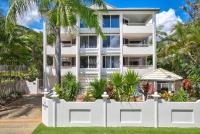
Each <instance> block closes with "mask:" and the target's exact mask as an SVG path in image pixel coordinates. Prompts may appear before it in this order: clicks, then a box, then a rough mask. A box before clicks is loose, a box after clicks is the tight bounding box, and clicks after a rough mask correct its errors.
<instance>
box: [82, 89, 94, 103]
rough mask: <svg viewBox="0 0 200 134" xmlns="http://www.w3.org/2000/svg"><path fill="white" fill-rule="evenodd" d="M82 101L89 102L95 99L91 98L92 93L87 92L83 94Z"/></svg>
mask: <svg viewBox="0 0 200 134" xmlns="http://www.w3.org/2000/svg"><path fill="white" fill-rule="evenodd" d="M83 100H84V101H86V102H90V101H94V100H95V98H94V97H93V95H92V93H91V92H90V91H87V92H86V93H85V94H84V99H83Z"/></svg>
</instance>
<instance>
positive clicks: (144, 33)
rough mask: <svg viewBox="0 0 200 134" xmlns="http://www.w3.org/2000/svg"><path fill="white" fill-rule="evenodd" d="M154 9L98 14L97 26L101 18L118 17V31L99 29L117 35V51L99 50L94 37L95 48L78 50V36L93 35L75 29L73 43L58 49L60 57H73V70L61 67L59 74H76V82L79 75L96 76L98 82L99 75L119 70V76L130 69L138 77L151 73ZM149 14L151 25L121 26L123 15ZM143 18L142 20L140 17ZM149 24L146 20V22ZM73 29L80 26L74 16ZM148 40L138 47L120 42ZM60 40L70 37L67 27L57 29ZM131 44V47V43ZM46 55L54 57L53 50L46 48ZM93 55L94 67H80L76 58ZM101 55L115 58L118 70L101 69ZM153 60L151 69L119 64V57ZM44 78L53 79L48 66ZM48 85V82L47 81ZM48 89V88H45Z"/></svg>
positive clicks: (53, 72)
mask: <svg viewBox="0 0 200 134" xmlns="http://www.w3.org/2000/svg"><path fill="white" fill-rule="evenodd" d="M156 12H157V10H155V11H153V10H151V11H146V10H144V11H142V10H140V11H126V10H124V11H108V12H107V13H98V15H99V23H100V26H101V27H102V23H103V22H102V21H103V19H102V15H119V28H103V27H102V31H103V33H104V34H105V35H120V44H119V45H120V47H119V48H103V39H102V38H101V37H100V36H99V35H97V48H80V36H90V35H96V33H95V29H93V28H91V29H89V28H79V29H78V30H77V35H76V44H74V45H71V46H69V47H62V48H61V54H62V56H65V57H67V56H69V57H70V56H74V57H76V67H71V68H62V70H61V73H62V75H65V74H66V73H67V72H72V73H73V74H74V75H76V77H77V80H80V75H97V78H98V79H100V78H101V76H102V75H105V76H106V75H110V74H112V73H113V72H115V71H119V72H121V73H123V72H126V71H127V69H131V70H134V71H136V72H137V73H138V74H139V75H140V76H142V75H143V74H145V73H146V72H149V71H151V70H152V69H155V68H156V61H155V60H156V51H155V50H156V29H155V24H156V22H155V21H156V20H155V13H156ZM140 14H141V16H142V15H149V17H150V18H149V19H150V20H151V19H152V22H150V23H148V22H145V24H144V25H143V24H142V25H138V24H134V23H130V24H127V25H126V24H124V23H123V19H124V18H125V15H129V16H130V15H138V16H140ZM143 19H144V18H143ZM147 21H149V20H147ZM77 27H80V18H79V17H77ZM150 36H151V37H152V42H149V44H145V45H144V44H140V45H139V46H127V45H125V44H124V42H123V39H124V38H125V37H130V38H134V39H135V40H136V41H137V38H141V37H142V38H147V37H150ZM61 37H62V39H65V41H66V40H67V39H69V38H70V36H69V31H68V29H67V28H61ZM132 45H133V44H132ZM46 54H47V55H50V56H54V55H55V47H53V46H47V51H46ZM91 55H93V56H97V68H84V69H82V68H80V56H91ZM103 56H119V57H120V58H119V61H120V62H119V63H120V65H119V68H102V66H103ZM125 56H129V57H148V56H152V57H153V66H152V67H147V66H143V67H141V66H138V67H137V68H134V67H126V66H124V65H123V57H125ZM44 70H46V75H48V77H52V76H55V69H54V68H51V67H46V69H44ZM50 83H51V82H50ZM47 87H51V86H47Z"/></svg>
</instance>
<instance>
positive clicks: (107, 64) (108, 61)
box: [103, 56, 120, 68]
mask: <svg viewBox="0 0 200 134" xmlns="http://www.w3.org/2000/svg"><path fill="white" fill-rule="evenodd" d="M119 64H120V63H119V56H103V68H119Z"/></svg>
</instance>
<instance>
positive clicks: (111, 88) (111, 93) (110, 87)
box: [105, 81, 117, 100]
mask: <svg viewBox="0 0 200 134" xmlns="http://www.w3.org/2000/svg"><path fill="white" fill-rule="evenodd" d="M105 91H106V92H107V94H108V96H109V98H110V99H115V100H117V97H116V93H115V90H114V86H113V84H112V82H111V81H108V82H107V85H106V88H105Z"/></svg>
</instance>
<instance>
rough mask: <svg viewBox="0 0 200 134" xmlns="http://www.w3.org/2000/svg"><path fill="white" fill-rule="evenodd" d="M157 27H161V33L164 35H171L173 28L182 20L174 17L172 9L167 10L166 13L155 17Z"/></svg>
mask: <svg viewBox="0 0 200 134" xmlns="http://www.w3.org/2000/svg"><path fill="white" fill-rule="evenodd" d="M156 20H157V27H159V26H162V29H161V30H162V31H164V32H166V33H168V34H169V33H171V30H172V29H173V27H174V26H175V25H176V24H177V22H181V23H182V20H181V18H180V17H179V16H176V13H175V11H174V9H169V10H168V11H163V12H161V13H159V14H157V16H156Z"/></svg>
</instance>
